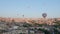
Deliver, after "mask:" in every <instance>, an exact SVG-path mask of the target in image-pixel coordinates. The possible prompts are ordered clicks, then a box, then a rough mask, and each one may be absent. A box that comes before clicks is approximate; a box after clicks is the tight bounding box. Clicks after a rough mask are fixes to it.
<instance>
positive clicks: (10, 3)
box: [0, 0, 60, 18]
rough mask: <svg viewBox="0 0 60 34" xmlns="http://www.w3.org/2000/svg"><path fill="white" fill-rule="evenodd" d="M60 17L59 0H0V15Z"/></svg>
mask: <svg viewBox="0 0 60 34" xmlns="http://www.w3.org/2000/svg"><path fill="white" fill-rule="evenodd" d="M42 13H47V17H50V18H52V17H54V18H59V17H60V0H0V17H22V15H23V14H24V16H25V17H28V18H29V17H37V18H39V17H40V18H41V17H42Z"/></svg>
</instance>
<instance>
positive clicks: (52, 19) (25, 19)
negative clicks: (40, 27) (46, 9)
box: [0, 17, 60, 24]
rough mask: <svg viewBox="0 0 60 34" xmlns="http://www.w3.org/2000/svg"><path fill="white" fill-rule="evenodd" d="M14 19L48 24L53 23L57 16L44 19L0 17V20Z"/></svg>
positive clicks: (8, 20)
mask: <svg viewBox="0 0 60 34" xmlns="http://www.w3.org/2000/svg"><path fill="white" fill-rule="evenodd" d="M56 19H57V20H60V18H56ZM12 20H14V22H27V23H32V21H35V23H39V24H43V23H45V22H46V23H47V24H51V23H53V22H54V21H55V18H47V19H43V18H2V17H0V21H3V22H13V21H12Z"/></svg>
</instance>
